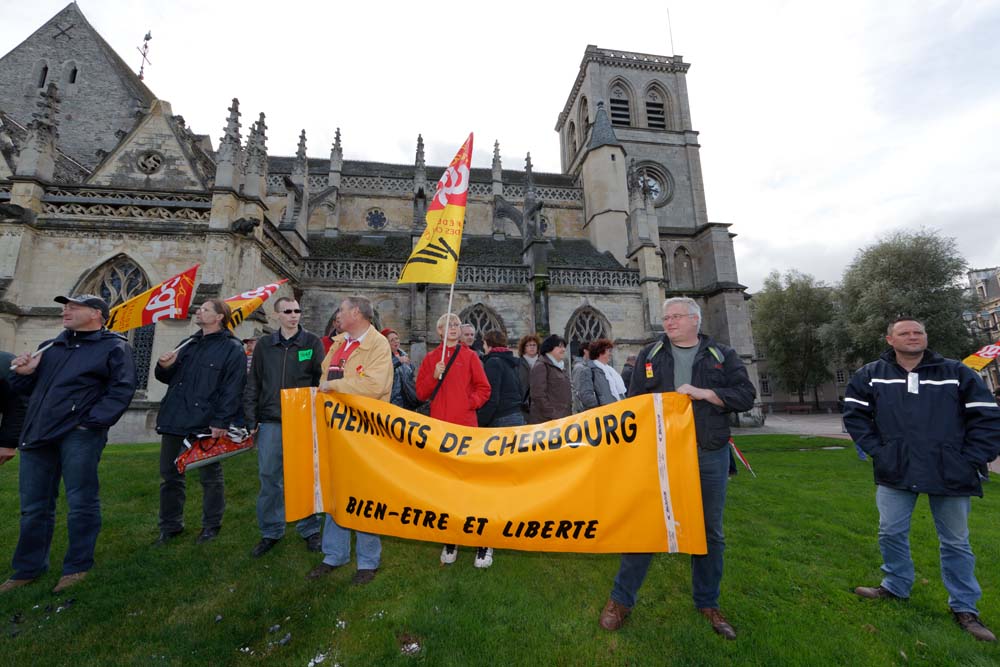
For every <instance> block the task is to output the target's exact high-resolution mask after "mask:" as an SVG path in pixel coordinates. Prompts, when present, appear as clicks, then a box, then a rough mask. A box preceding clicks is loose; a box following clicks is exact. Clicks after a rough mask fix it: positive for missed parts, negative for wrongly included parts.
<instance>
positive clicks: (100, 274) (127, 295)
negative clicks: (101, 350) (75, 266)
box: [75, 255, 156, 390]
mask: <svg viewBox="0 0 1000 667" xmlns="http://www.w3.org/2000/svg"><path fill="white" fill-rule="evenodd" d="M149 288H150V284H149V279H148V278H147V277H146V273H145V272H144V271H143V270H142V268H140V267H139V265H138V264H136V263H135V262H134V261H132V259H131V258H129V256H128V255H118V256H117V257H112V258H111V259H109V260H108V261H107V262H105V263H104V264H102V265H101V266H99V267H97V268H96V269H94V271H93V272H91V274H90V275H89V276H87V278H85V279H84V280H82V281H81V282H80V285H79V287H78V289H76V290H75V293H77V294H96V295H98V296H100V297H101V298H102V299H104V300H105V301H107V302H108V305H109V306H111V307H112V308H114V307H115V306H117V305H118V304H120V303H122V302H125V301H128V300H129V299H131V298H132V297H134V296H138V295H139V294H142V293H143V292H145V291H146V290H148V289H149ZM155 327H156V324H147V325H146V326H144V327H139V328H138V329H132V330H131V331H129V332H128V333H126V334H125V335H126V336H128V339H129V344H130V345H131V346H132V355H133V359H134V360H135V377H136V389H139V390H145V389H146V386H147V384H148V381H149V364H150V360H151V358H152V356H153V334H154V332H155Z"/></svg>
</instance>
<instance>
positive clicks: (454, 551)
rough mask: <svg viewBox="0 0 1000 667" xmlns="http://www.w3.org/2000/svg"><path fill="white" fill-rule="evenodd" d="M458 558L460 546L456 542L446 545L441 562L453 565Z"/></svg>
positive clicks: (442, 551)
mask: <svg viewBox="0 0 1000 667" xmlns="http://www.w3.org/2000/svg"><path fill="white" fill-rule="evenodd" d="M456 558H458V547H457V546H455V545H454V544H446V545H444V549H442V550H441V564H442V565H451V564H452V563H454V562H455V559H456Z"/></svg>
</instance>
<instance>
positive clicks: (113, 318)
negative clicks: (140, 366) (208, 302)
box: [104, 264, 200, 333]
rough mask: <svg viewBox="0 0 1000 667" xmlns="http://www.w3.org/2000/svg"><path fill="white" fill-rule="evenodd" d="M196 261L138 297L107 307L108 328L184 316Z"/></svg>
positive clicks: (120, 328) (121, 330)
mask: <svg viewBox="0 0 1000 667" xmlns="http://www.w3.org/2000/svg"><path fill="white" fill-rule="evenodd" d="M199 266H200V265H199V264H195V265H194V266H192V267H191V268H190V269H188V270H187V271H184V272H183V273H178V274H177V275H176V276H174V277H173V278H168V279H167V280H164V281H163V282H162V283H160V284H159V285H155V286H153V287H151V288H150V289H148V290H146V291H145V292H143V293H142V294H140V295H139V296H135V297H132V298H131V299H129V300H128V301H126V302H125V303H120V304H118V305H117V306H115V307H114V308H112V309H111V312H110V313H109V314H108V321H107V323H106V324H105V325H104V326H106V327H107V328H108V329H110V330H111V331H117V332H119V333H124V332H126V331H129V330H131V329H137V328H139V327H142V326H145V325H147V324H153V323H154V322H159V321H160V320H164V319H175V318H182V317H187V312H188V308H189V307H190V306H191V297H192V296H194V279H195V275H197V273H198V267H199Z"/></svg>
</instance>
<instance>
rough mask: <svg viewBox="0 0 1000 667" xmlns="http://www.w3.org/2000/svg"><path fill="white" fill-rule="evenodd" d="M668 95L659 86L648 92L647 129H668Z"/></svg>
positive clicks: (654, 86) (650, 88) (651, 88)
mask: <svg viewBox="0 0 1000 667" xmlns="http://www.w3.org/2000/svg"><path fill="white" fill-rule="evenodd" d="M667 111H668V104H667V95H666V93H665V92H664V91H663V89H662V88H660V87H659V86H656V85H653V86H650V87H649V90H647V91H646V127H648V128H649V129H651V130H665V129H667Z"/></svg>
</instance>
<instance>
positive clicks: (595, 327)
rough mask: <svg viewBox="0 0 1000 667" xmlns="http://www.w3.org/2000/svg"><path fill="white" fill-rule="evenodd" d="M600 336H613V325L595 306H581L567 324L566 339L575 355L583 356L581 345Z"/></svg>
mask: <svg viewBox="0 0 1000 667" xmlns="http://www.w3.org/2000/svg"><path fill="white" fill-rule="evenodd" d="M598 338H611V325H610V324H608V320H607V318H606V317H604V315H602V314H601V313H600V311H598V310H597V309H596V308H594V307H593V306H581V307H580V308H577V309H576V312H575V313H573V315H572V316H571V317H570V318H569V322H568V323H567V324H566V341H567V342H568V343H569V348H570V352H571V353H572V355H573V356H574V357H579V356H582V355H581V353H580V345H581V344H582V343H592V342H594V341H595V340H597V339H598Z"/></svg>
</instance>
